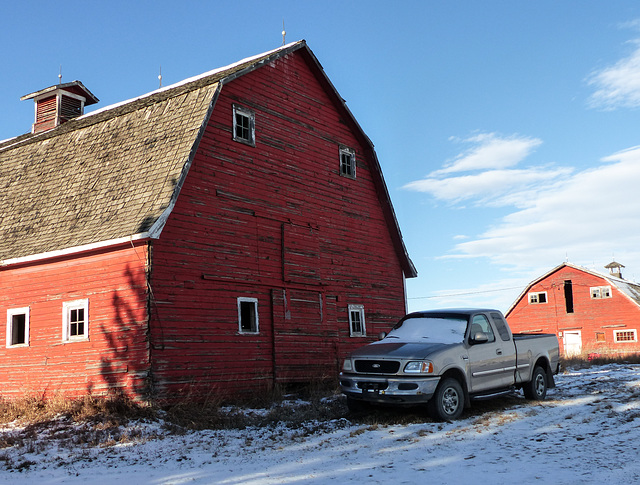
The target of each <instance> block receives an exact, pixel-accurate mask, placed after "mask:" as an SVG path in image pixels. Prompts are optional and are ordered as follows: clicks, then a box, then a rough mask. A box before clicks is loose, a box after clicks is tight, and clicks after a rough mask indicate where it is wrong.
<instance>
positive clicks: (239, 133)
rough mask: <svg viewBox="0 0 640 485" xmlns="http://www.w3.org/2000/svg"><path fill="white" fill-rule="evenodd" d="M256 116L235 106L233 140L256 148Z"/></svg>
mask: <svg viewBox="0 0 640 485" xmlns="http://www.w3.org/2000/svg"><path fill="white" fill-rule="evenodd" d="M255 120H256V115H255V113H254V112H253V111H251V110H248V109H246V108H242V107H240V106H236V105H235V104H234V105H233V139H234V140H235V141H239V142H240V143H245V144H247V145H251V146H255V144H256V137H255V131H256V128H255V126H256V122H255Z"/></svg>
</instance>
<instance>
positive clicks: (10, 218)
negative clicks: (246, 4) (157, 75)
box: [0, 41, 416, 277]
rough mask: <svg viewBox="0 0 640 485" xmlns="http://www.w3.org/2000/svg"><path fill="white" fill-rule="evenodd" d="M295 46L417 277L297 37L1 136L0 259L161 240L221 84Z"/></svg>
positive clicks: (380, 183)
mask: <svg viewBox="0 0 640 485" xmlns="http://www.w3.org/2000/svg"><path fill="white" fill-rule="evenodd" d="M298 50H301V52H303V53H304V54H305V55H307V58H308V59H309V60H310V61H311V65H312V66H313V65H315V66H316V67H317V73H318V75H319V78H320V80H321V82H322V83H323V85H324V86H325V88H326V89H328V91H329V92H330V93H333V97H334V99H335V100H336V103H337V105H338V106H339V108H340V109H342V111H343V113H344V114H345V116H346V117H347V119H348V120H349V121H350V122H351V123H352V125H353V127H354V130H355V132H356V134H357V136H359V138H360V139H361V140H363V145H364V146H365V147H370V150H369V151H370V153H368V154H367V155H368V158H369V159H370V161H371V163H372V172H373V173H374V174H377V177H374V180H375V182H376V188H377V190H378V193H379V195H380V200H381V203H382V205H383V211H384V212H385V217H386V218H387V222H388V225H389V229H390V232H391V235H392V238H393V240H394V244H395V246H396V249H397V251H398V253H399V255H400V260H401V263H402V266H403V270H404V273H405V275H406V276H407V277H411V276H415V275H416V271H415V268H414V266H413V264H412V263H411V260H410V259H409V257H408V254H407V252H406V249H405V247H404V243H403V241H402V236H401V234H400V230H399V227H398V224H397V220H396V218H395V213H394V212H393V207H392V206H391V201H390V198H389V194H388V192H387V188H386V185H385V183H384V180H383V178H382V173H381V170H380V166H379V163H378V160H377V158H376V155H375V152H374V150H373V144H372V143H371V142H370V140H369V139H368V138H367V137H366V135H365V134H364V132H363V131H362V129H361V128H360V126H359V125H358V123H357V122H356V120H355V118H354V117H353V116H352V115H351V113H350V111H349V110H348V108H347V107H346V105H345V104H344V101H343V100H342V98H340V96H339V95H338V94H337V91H336V90H335V88H334V87H333V85H332V84H331V82H330V81H329V79H328V78H327V77H326V75H325V74H324V71H323V70H322V67H321V66H320V64H319V63H318V61H317V59H316V58H315V56H314V55H313V53H311V51H310V49H309V48H308V47H307V45H306V43H305V42H304V41H299V42H295V43H293V44H289V45H286V46H283V47H281V48H278V49H275V50H273V51H270V52H267V53H264V54H261V55H259V56H255V57H252V58H249V59H245V60H243V61H240V62H239V63H236V64H233V65H231V66H227V67H225V68H221V69H217V70H214V71H210V72H208V73H205V74H203V75H201V76H197V77H194V78H191V79H187V80H185V81H182V82H181V83H178V84H175V85H172V86H168V87H166V88H162V89H159V90H157V91H154V92H152V93H149V94H148V95H145V96H142V97H139V98H136V99H134V100H130V101H127V102H124V103H119V104H117V105H113V106H109V107H106V108H103V109H100V110H97V111H94V112H92V113H89V114H86V115H84V116H81V117H78V118H76V119H73V120H70V121H68V122H66V123H64V124H62V125H60V126H58V127H56V128H54V129H52V130H49V131H46V132H43V133H38V134H27V135H22V136H19V137H16V138H13V139H10V140H5V141H0V167H1V168H0V188H1V190H0V265H7V264H11V263H14V262H20V261H26V260H36V259H41V258H45V257H49V256H55V255H61V254H66V253H72V252H78V251H82V250H85V249H91V248H94V247H101V246H108V245H111V244H114V243H118V242H124V241H127V240H130V239H141V238H154V237H158V236H159V235H160V233H161V231H162V227H163V225H164V223H165V221H166V219H167V217H168V215H169V213H170V212H171V209H172V207H173V205H174V204H175V201H176V199H177V197H178V195H179V192H180V188H181V186H182V183H183V181H184V177H185V176H186V174H187V173H188V171H189V168H190V165H191V161H192V159H193V156H194V154H195V152H196V150H197V147H198V143H199V140H200V137H201V136H202V133H203V130H204V128H205V126H206V124H207V122H208V120H209V117H210V115H211V112H212V110H213V109H214V106H215V102H216V99H217V94H218V92H219V90H220V89H221V88H222V86H223V85H224V84H225V83H227V82H230V81H232V80H233V79H235V78H237V77H238V76H241V75H243V74H245V73H247V72H250V71H252V70H254V69H257V68H259V67H261V66H263V65H265V64H268V63H270V62H272V61H274V60H275V59H277V58H279V57H282V56H285V55H287V54H290V53H292V52H294V51H298Z"/></svg>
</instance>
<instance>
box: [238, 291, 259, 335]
mask: <svg viewBox="0 0 640 485" xmlns="http://www.w3.org/2000/svg"><path fill="white" fill-rule="evenodd" d="M238 331H239V332H240V333H258V299H257V298H238Z"/></svg>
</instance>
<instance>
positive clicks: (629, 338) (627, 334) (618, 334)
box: [613, 329, 638, 343]
mask: <svg viewBox="0 0 640 485" xmlns="http://www.w3.org/2000/svg"><path fill="white" fill-rule="evenodd" d="M613 341H614V342H616V343H622V342H637V341H638V333H637V332H636V330H635V329H634V330H614V331H613Z"/></svg>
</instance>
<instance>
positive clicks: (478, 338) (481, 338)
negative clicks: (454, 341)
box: [470, 332, 489, 345]
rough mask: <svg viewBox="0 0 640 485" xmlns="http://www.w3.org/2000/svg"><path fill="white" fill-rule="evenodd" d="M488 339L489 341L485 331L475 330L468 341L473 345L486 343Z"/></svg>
mask: <svg viewBox="0 0 640 485" xmlns="http://www.w3.org/2000/svg"><path fill="white" fill-rule="evenodd" d="M488 341H489V337H488V336H487V334H486V333H484V332H476V334H475V335H473V336H472V337H471V342H470V343H471V344H472V345H475V344H484V343H487V342H488Z"/></svg>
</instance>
